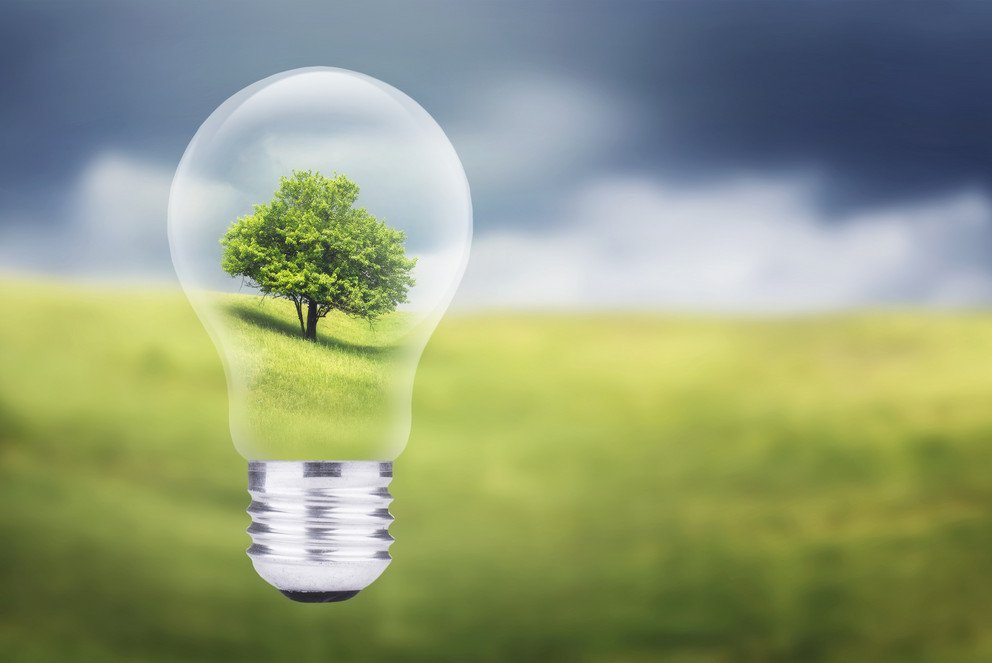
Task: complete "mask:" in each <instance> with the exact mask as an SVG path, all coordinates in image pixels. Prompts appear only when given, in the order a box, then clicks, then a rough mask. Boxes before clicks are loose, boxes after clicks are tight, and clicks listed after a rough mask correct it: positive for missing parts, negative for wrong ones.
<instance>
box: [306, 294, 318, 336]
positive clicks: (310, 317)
mask: <svg viewBox="0 0 992 663" xmlns="http://www.w3.org/2000/svg"><path fill="white" fill-rule="evenodd" d="M319 319H320V318H319V316H318V315H317V304H315V303H314V302H310V303H309V304H308V306H307V330H306V338H307V339H308V340H310V341H316V340H317V320H319Z"/></svg>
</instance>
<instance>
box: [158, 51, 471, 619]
mask: <svg viewBox="0 0 992 663" xmlns="http://www.w3.org/2000/svg"><path fill="white" fill-rule="evenodd" d="M471 235H472V206H471V198H470V195H469V189H468V183H467V180H466V178H465V173H464V171H463V169H462V166H461V163H460V161H459V160H458V156H457V155H456V154H455V151H454V148H453V147H452V146H451V143H450V142H449V141H448V139H447V137H446V136H445V134H444V132H443V131H442V130H441V128H440V127H439V126H438V125H437V123H436V122H435V121H434V120H433V119H432V118H431V116H430V115H429V114H428V113H427V112H426V111H425V110H424V109H423V108H421V107H420V106H419V105H418V104H417V103H416V102H414V101H413V100H412V99H410V98H409V97H407V96H406V95H404V94H403V93H402V92H400V91H398V90H396V89H395V88H393V87H390V86H389V85H386V84H385V83H382V82H381V81H378V80H375V79H373V78H370V77H368V76H365V75H362V74H358V73H355V72H351V71H346V70H342V69H334V68H328V67H310V68H305V69H296V70H292V71H287V72H284V73H281V74H277V75H275V76H271V77H269V78H266V79H264V80H262V81H259V82H257V83H255V84H253V85H250V86H248V87H247V88H245V89H243V90H241V91H240V92H238V93H237V94H235V95H234V96H232V97H231V98H230V99H228V100H227V101H225V102H224V103H223V104H222V105H221V106H220V107H219V108H217V110H215V111H214V112H213V114H211V115H210V117H209V118H208V119H207V120H206V122H204V123H203V125H202V126H201V127H200V129H199V130H198V131H197V132H196V135H195V136H194V137H193V139H192V141H191V142H190V144H189V146H188V147H187V149H186V152H185V154H184V155H183V158H182V161H181V162H180V164H179V167H178V168H177V170H176V175H175V179H174V180H173V183H172V192H171V195H170V199H169V241H170V246H171V249H172V260H173V263H174V265H175V268H176V273H177V274H178V276H179V280H180V282H181V283H182V286H183V289H184V291H185V293H186V295H187V297H188V298H189V300H190V302H191V304H192V305H193V308H194V309H195V310H196V313H197V315H198V316H199V318H200V320H201V321H202V322H203V324H204V326H205V327H206V329H207V331H208V333H209V334H210V336H211V338H212V339H213V341H214V343H215V344H216V346H217V348H218V350H219V352H220V355H221V357H222V359H223V363H224V366H225V371H226V375H227V384H228V394H229V401H230V422H231V437H232V438H233V441H234V444H235V447H236V448H237V449H238V451H239V452H240V453H241V455H242V456H244V457H245V458H246V459H248V460H249V468H248V490H249V493H250V494H251V497H252V501H251V505H250V506H249V509H248V510H249V513H250V514H251V517H252V524H251V526H250V527H249V530H248V531H249V533H250V534H251V536H252V545H251V547H250V548H249V549H248V555H249V557H250V558H251V559H252V562H253V564H254V566H255V569H256V570H257V571H258V573H259V575H261V576H262V577H263V578H265V579H266V580H267V581H268V582H269V583H271V584H273V585H274V586H275V587H276V588H278V589H279V590H280V591H282V592H283V593H284V594H286V595H287V596H289V597H290V598H293V599H296V600H301V601H320V602H323V601H333V600H342V599H344V598H349V597H350V596H353V595H354V594H355V593H357V592H358V591H359V590H361V589H363V588H364V587H366V586H367V585H368V584H369V583H371V582H372V581H373V580H374V579H375V578H376V577H378V576H379V575H380V574H381V573H382V571H383V570H385V568H386V566H387V565H388V564H389V561H390V556H389V552H388V548H389V545H390V543H391V542H392V538H391V537H390V535H389V533H388V527H389V524H390V522H391V521H392V517H391V516H390V515H389V511H388V505H389V502H390V501H391V499H392V498H391V496H390V494H389V491H388V488H387V486H388V484H389V481H390V478H391V477H392V461H393V460H394V459H395V458H396V456H397V455H398V454H399V453H400V452H401V451H402V450H403V448H404V447H405V445H406V442H407V438H408V436H409V432H410V422H411V395H412V389H413V379H414V372H415V370H416V366H417V363H418V361H419V359H420V355H421V353H422V351H423V349H424V346H425V345H426V343H427V340H428V338H429V337H430V334H431V333H432V332H433V330H434V328H435V326H436V325H437V323H438V321H439V320H440V318H441V315H442V314H443V313H444V311H445V309H446V308H447V306H448V303H449V302H450V301H451V298H452V296H453V295H454V291H455V288H456V287H457V285H458V282H459V281H460V280H461V276H462V272H463V271H464V268H465V262H466V260H467V257H468V249H469V244H470V242H471Z"/></svg>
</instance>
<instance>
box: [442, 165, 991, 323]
mask: <svg viewBox="0 0 992 663" xmlns="http://www.w3.org/2000/svg"><path fill="white" fill-rule="evenodd" d="M813 191H814V188H813V186H812V183H811V182H809V181H807V180H800V179H797V180H783V179H741V180H734V181H727V182H724V183H722V184H717V185H712V186H707V187H701V188H695V189H685V188H676V187H672V186H669V185H666V184H665V183H663V182H658V181H651V180H647V179H614V180H605V181H599V182H594V183H592V184H591V185H589V186H586V187H583V188H581V189H580V190H578V191H576V192H575V193H574V194H573V195H572V196H571V197H570V198H569V199H568V200H567V201H565V202H564V203H563V204H562V206H561V207H560V208H559V210H558V214H559V217H560V218H558V219H557V220H556V221H557V223H556V224H555V225H554V226H553V227H554V228H555V229H554V230H551V231H547V232H542V233H533V232H528V231H524V230H504V231H501V232H497V233H492V234H489V235H485V236H482V237H477V238H476V241H475V243H474V246H473V252H472V258H471V260H470V261H469V267H468V271H467V273H466V278H465V282H464V284H463V286H462V289H461V290H460V292H459V295H458V297H457V298H456V305H457V306H461V307H482V306H506V307H518V306H525V307H607V308H608V307H635V308H677V309H696V310H719V311H795V310H816V309H827V308H837V307H852V306H854V307H856V306H865V305H875V304H887V303H922V304H930V305H954V304H975V303H984V302H988V301H992V255H990V252H989V251H990V249H989V247H992V202H990V200H989V198H988V196H987V195H984V194H982V193H977V192H961V193H958V194H955V195H948V196H946V197H942V198H940V199H935V200H931V201H929V202H926V203H925V204H917V205H905V206H895V207H889V208H885V209H878V210H874V211H870V212H864V213H860V214H856V215H852V216H845V217H841V218H833V217H830V216H828V215H826V214H824V213H822V212H818V211H817V207H816V206H815V205H814V204H813V200H812V194H813Z"/></svg>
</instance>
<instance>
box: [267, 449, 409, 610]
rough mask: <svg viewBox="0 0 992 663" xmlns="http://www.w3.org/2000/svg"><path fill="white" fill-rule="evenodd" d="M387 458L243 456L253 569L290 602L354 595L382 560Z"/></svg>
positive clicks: (388, 539) (386, 540) (389, 471)
mask: <svg viewBox="0 0 992 663" xmlns="http://www.w3.org/2000/svg"><path fill="white" fill-rule="evenodd" d="M392 476H393V464H392V463H391V462H377V461H251V462H250V463H249V465H248V493H249V494H250V495H251V504H250V505H249V506H248V514H249V515H250V516H251V519H252V522H251V525H250V526H249V527H248V534H249V535H250V536H251V540H252V543H251V546H250V547H249V548H248V557H250V558H251V560H252V563H253V564H254V566H255V569H256V570H257V571H258V574H259V575H261V576H262V577H263V578H265V580H266V581H268V582H269V583H270V584H272V585H273V586H275V587H276V588H277V589H279V590H280V591H281V592H282V593H283V594H285V595H286V596H289V597H290V598H292V599H294V600H298V601H306V602H325V601H336V600H343V599H345V598H350V597H351V596H354V595H355V594H356V593H358V591H360V590H361V589H363V588H364V587H366V586H367V585H368V584H369V583H371V582H372V581H373V580H375V578H377V577H378V576H379V575H380V574H381V573H382V572H383V571H384V570H385V568H386V566H388V565H389V562H390V559H391V558H390V556H389V546H390V545H391V544H392V542H393V537H392V536H391V535H390V534H389V525H390V524H391V523H392V520H393V517H392V515H391V514H390V513H389V504H390V502H391V501H392V499H393V498H392V495H391V494H390V493H389V483H390V481H391V480H392Z"/></svg>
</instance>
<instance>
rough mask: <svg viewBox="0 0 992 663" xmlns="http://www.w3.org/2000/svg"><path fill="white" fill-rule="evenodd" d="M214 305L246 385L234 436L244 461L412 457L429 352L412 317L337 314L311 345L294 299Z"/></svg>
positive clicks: (241, 298)
mask: <svg viewBox="0 0 992 663" xmlns="http://www.w3.org/2000/svg"><path fill="white" fill-rule="evenodd" d="M211 305H212V309H211V310H212V312H213V313H214V316H215V317H214V319H215V320H217V326H218V330H219V331H220V332H221V334H222V336H221V338H222V339H223V343H224V346H225V348H226V351H227V357H228V362H229V370H230V373H231V376H232V379H233V380H234V381H235V383H236V386H237V388H236V389H235V391H234V392H233V394H234V395H233V398H234V400H235V405H236V407H235V408H233V409H232V411H231V416H232V417H233V418H234V421H233V423H234V426H233V427H232V433H233V435H234V436H235V438H236V440H235V441H236V443H237V447H238V449H239V450H240V451H241V452H242V455H244V456H245V457H247V458H252V459H282V460H389V459H392V458H394V457H395V456H396V454H397V453H399V452H400V451H402V449H403V447H404V446H405V444H406V440H407V437H408V435H409V428H408V427H409V420H410V392H411V390H412V381H413V369H414V368H415V366H416V352H417V351H419V348H420V339H419V338H418V337H416V336H415V335H414V334H413V333H412V332H413V330H412V329H411V323H412V316H411V314H409V313H402V312H393V313H391V314H388V315H384V316H381V317H379V318H378V319H376V320H375V321H374V323H372V324H370V323H369V322H368V321H366V320H361V319H357V318H353V317H350V316H347V315H344V314H343V313H339V312H332V313H330V314H328V315H327V317H326V318H324V319H322V320H321V321H320V323H319V324H318V325H317V340H316V341H308V340H306V339H304V338H302V334H301V333H300V326H299V321H298V319H297V317H296V309H295V308H294V307H293V304H292V302H290V301H287V300H284V299H274V298H271V297H261V296H258V295H218V296H216V297H215V298H214V300H213V301H212V302H211Z"/></svg>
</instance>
